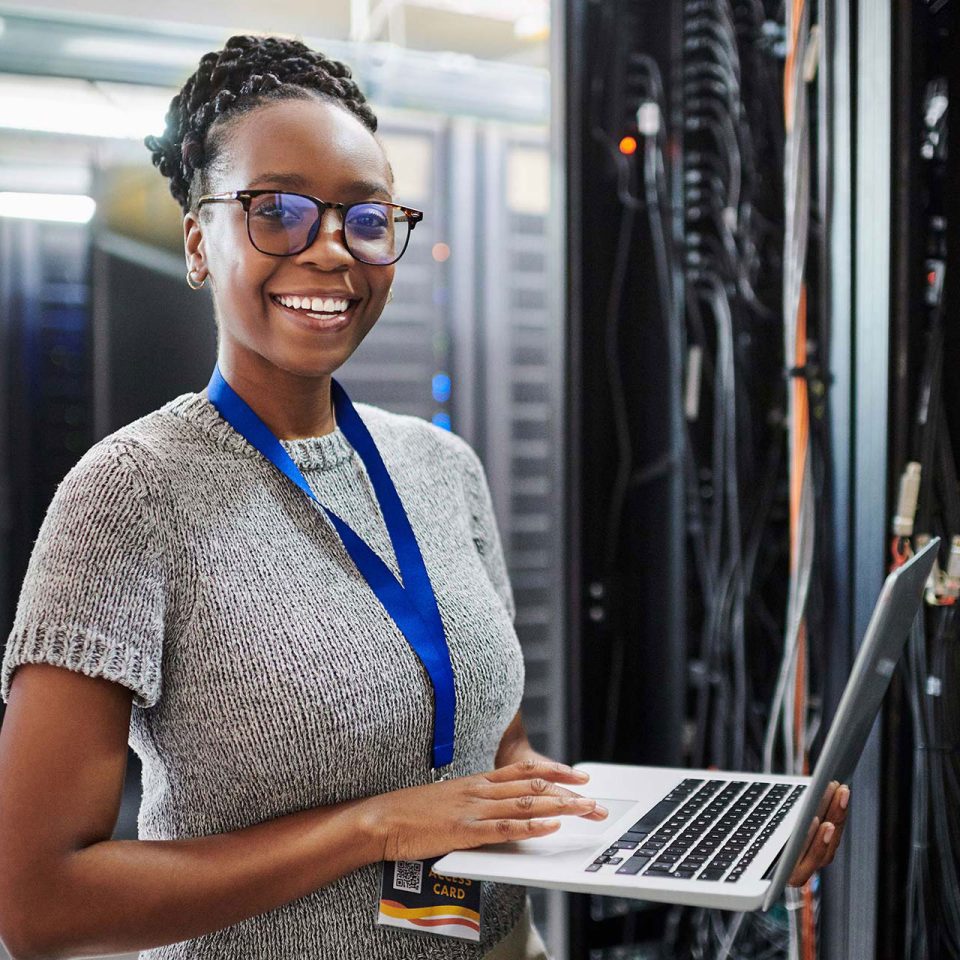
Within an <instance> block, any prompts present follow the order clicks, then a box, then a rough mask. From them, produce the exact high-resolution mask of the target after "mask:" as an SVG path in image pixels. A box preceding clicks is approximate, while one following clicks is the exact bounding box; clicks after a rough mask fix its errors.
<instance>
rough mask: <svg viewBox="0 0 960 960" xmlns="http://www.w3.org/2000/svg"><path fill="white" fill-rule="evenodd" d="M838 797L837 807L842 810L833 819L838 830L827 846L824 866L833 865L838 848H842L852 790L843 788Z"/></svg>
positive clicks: (846, 787)
mask: <svg viewBox="0 0 960 960" xmlns="http://www.w3.org/2000/svg"><path fill="white" fill-rule="evenodd" d="M838 795H839V799H838V800H837V806H838V807H839V808H840V812H839V814H838V815H837V816H836V817H831V823H833V825H834V826H835V827H836V829H835V830H834V832H833V836H832V837H831V839H830V842H829V844H828V845H827V850H826V853H825V855H824V857H823V858H822V859H823V866H826V865H827V864H830V863H833V858H834V857H835V856H836V855H837V848H838V847H839V846H840V839H841V837H842V836H843V830H844V827H846V825H847V809H848V806H847V804H848V802H849V797H850V788H849V787H848V786H846V785H844V786H842V787H841V788H840V790H839V791H838Z"/></svg>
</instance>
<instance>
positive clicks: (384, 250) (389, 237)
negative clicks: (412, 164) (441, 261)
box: [247, 193, 410, 263]
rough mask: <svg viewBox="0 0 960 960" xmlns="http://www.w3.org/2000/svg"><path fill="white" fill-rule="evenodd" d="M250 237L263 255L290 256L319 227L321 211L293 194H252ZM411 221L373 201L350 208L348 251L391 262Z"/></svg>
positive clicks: (346, 225)
mask: <svg viewBox="0 0 960 960" xmlns="http://www.w3.org/2000/svg"><path fill="white" fill-rule="evenodd" d="M247 227H248V231H249V234H250V240H251V241H252V243H253V245H254V246H255V247H256V248H257V249H258V250H260V251H261V252H262V253H269V254H273V255H274V256H288V255H290V254H294V253H299V252H300V251H301V250H305V249H306V248H307V247H309V246H310V244H311V243H313V241H314V240H315V239H316V236H317V231H318V230H319V229H320V210H319V208H318V207H317V205H316V204H315V203H314V202H313V201H312V200H309V199H308V198H307V197H301V196H298V195H297V194H295V193H267V194H261V195H259V196H256V197H253V198H252V199H251V201H250V209H249V211H248V213H247ZM409 233H410V222H409V220H408V219H407V215H406V214H405V213H404V212H403V210H401V209H400V208H399V207H393V206H390V205H389V204H386V203H378V202H376V201H374V200H371V201H369V202H365V203H359V204H356V205H355V206H352V207H350V209H349V210H347V212H346V219H345V221H344V238H345V240H346V246H347V249H348V250H349V251H350V253H352V254H353V256H355V257H356V258H357V259H358V260H363V261H364V262H366V263H391V262H392V261H394V260H396V259H397V258H398V257H399V256H400V254H402V253H403V250H404V247H405V246H406V244H407V237H408V235H409Z"/></svg>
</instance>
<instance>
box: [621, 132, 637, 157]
mask: <svg viewBox="0 0 960 960" xmlns="http://www.w3.org/2000/svg"><path fill="white" fill-rule="evenodd" d="M620 152H621V153H625V154H627V155H628V156H629V155H630V154H631V153H636V152H637V141H636V138H635V137H623V138H622V139H621V141H620Z"/></svg>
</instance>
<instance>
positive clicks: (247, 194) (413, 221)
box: [197, 189, 423, 267]
mask: <svg viewBox="0 0 960 960" xmlns="http://www.w3.org/2000/svg"><path fill="white" fill-rule="evenodd" d="M270 193H272V194H281V193H285V194H290V195H291V196H294V197H301V198H303V199H304V200H311V201H313V203H314V204H316V207H317V211H318V213H319V216H318V219H317V226H318V229H317V232H316V233H315V234H314V237H313V239H312V240H311V241H310V242H309V243H308V244H307V245H306V246H305V247H303V248H302V249H300V250H292V251H290V252H289V253H270V252H269V251H267V250H261V249H260V248H259V247H258V246H257V244H256V242H255V241H254V239H253V234H252V233H251V232H250V201H251V200H253V198H254V197H262V196H266V195H267V194H270ZM233 200H236V201H239V203H240V204H241V205H242V206H243V216H244V220H245V221H246V225H247V239H248V240H249V241H250V243H251V244H253V248H254V249H255V250H257V251H259V252H260V253H262V254H264V255H265V256H268V257H295V256H296V255H297V254H298V253H303V251H304V250H309V249H310V247H311V246H312V245H313V244H314V243H316V240H317V237H318V236H319V235H320V230H319V225H320V224H321V223H322V222H323V215H324V214H325V213H326V212H327V210H328V209H333V210H339V211H341V214H340V220H341V224H343V225H345V224H346V222H347V213H348V212H349V211H350V208H351V207H361V206H363V205H364V204H368V203H381V204H383V205H384V206H385V207H395V208H396V209H398V210H402V211H403V212H404V213H405V214H406V215H407V218H408V219H407V222H408V223H409V224H410V229H409V230H408V231H407V238H406V240H405V241H404V244H403V250H401V251H400V252H399V253H398V254H397V255H396V257H394V259H393V260H388V261H386V262H385V263H384V262H382V261H379V260H364V259H363V257H358V256H357V255H356V254H355V253H354V252H353V251H352V250H351V249H350V243H349V241H348V240H347V231H346V229H344V231H343V245H344V246H345V247H346V248H347V252H348V253H349V254H350V256H351V257H353V258H354V260H359V261H360V263H366V264H369V265H370V266H374V267H389V266H390V265H391V264H394V263H396V262H397V261H398V260H399V259H400V258H401V257H402V256H403V255H404V253H406V250H407V244H409V243H410V236H411V234H412V233H413V228H414V227H415V226H416V225H417V224H418V223H419V222H420V221H421V220H422V219H423V211H422V210H417V209H415V208H414V207H407V206H405V205H404V204H402V203H393V202H391V201H390V200H379V199H370V200H357V201H355V202H354V203H334V202H332V201H331V200H321V199H320V198H319V197H314V196H311V195H310V194H309V193H297V192H296V191H295V190H269V189H263V190H232V191H230V192H229V193H208V194H206V195H205V196H202V197H200V199H199V200H197V209H198V210H199V209H200V207H202V206H203V205H204V204H205V203H230V202H231V201H233Z"/></svg>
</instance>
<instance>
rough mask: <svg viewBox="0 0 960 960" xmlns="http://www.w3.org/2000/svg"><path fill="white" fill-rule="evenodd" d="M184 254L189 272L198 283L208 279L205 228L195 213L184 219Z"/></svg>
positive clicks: (191, 212)
mask: <svg viewBox="0 0 960 960" xmlns="http://www.w3.org/2000/svg"><path fill="white" fill-rule="evenodd" d="M183 253H184V256H185V257H186V261H187V272H188V273H192V274H193V276H194V277H195V278H196V280H197V281H198V282H202V281H203V280H205V279H206V277H207V272H208V271H207V258H206V254H205V252H204V243H203V228H202V227H201V226H200V220H199V218H198V216H197V214H195V213H194V212H193V211H189V212H187V213H186V214H185V215H184V218H183Z"/></svg>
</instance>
